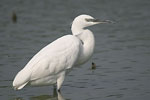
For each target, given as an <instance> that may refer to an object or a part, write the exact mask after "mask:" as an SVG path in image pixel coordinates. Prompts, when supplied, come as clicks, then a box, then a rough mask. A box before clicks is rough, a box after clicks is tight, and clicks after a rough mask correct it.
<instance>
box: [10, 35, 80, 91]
mask: <svg viewBox="0 0 150 100" xmlns="http://www.w3.org/2000/svg"><path fill="white" fill-rule="evenodd" d="M80 47H81V42H80V40H79V39H78V38H77V37H76V36H73V35H66V36H63V37H61V38H59V39H57V40H55V41H54V42H52V43H51V44H49V45H47V46H46V47H44V48H43V49H42V50H40V51H39V52H38V53H37V54H36V55H35V56H34V57H33V58H32V59H31V60H30V61H29V62H28V64H27V65H26V66H25V67H24V68H23V69H22V70H21V71H20V72H19V73H18V74H17V75H16V77H15V79H14V82H13V86H14V87H16V88H17V89H21V88H23V87H24V86H25V85H26V84H27V83H28V82H29V81H32V80H36V79H40V78H43V77H47V76H50V75H54V74H58V73H60V72H61V71H64V70H66V69H69V68H71V67H72V66H73V65H74V64H75V62H76V61H77V59H78V56H79V53H80Z"/></svg>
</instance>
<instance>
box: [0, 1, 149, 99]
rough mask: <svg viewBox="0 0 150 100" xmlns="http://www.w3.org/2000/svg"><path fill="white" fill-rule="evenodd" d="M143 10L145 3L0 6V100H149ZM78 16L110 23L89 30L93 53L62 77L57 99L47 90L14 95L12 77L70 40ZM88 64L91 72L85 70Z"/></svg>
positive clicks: (146, 23) (28, 89) (146, 7)
mask: <svg viewBox="0 0 150 100" xmlns="http://www.w3.org/2000/svg"><path fill="white" fill-rule="evenodd" d="M149 5H150V1H149V0H124V1H123V0H122V1H121V0H82V1H81V0H55V1H54V0H53V1H52V0H1V3H0V51H1V52H0V99H1V100H57V99H58V98H59V100H63V99H66V100H149V99H150V85H149V84H150V21H149V18H150V13H149V9H150V6H149ZM13 12H15V13H16V15H17V22H16V23H14V22H13V21H12V13H13ZM83 13H85V14H90V15H92V16H94V17H96V18H100V19H101V20H105V19H109V20H113V21H115V22H116V23H115V24H101V25H96V26H92V27H90V29H91V30H92V31H93V33H94V35H95V38H96V49H95V53H94V55H93V57H92V59H91V60H90V61H89V62H88V63H86V64H84V65H82V67H80V68H74V70H73V71H72V72H71V73H70V74H69V75H68V76H67V77H66V79H65V82H64V83H63V86H62V93H61V95H58V97H57V95H56V94H55V93H53V92H54V91H53V87H52V86H45V87H32V88H31V87H25V88H24V89H22V90H21V91H14V90H13V88H12V81H13V79H14V77H15V75H16V73H17V72H18V71H20V70H21V69H22V68H23V67H24V66H25V65H26V63H27V62H28V61H29V60H30V59H31V57H32V56H33V55H34V54H35V53H37V52H38V51H39V50H40V49H41V48H43V47H44V46H46V45H47V44H49V43H50V42H52V41H53V40H55V39H57V38H59V37H61V36H63V35H66V34H71V31H70V25H71V22H72V20H73V19H74V17H76V16H78V15H79V14H83ZM91 62H94V63H95V64H96V69H95V70H91V69H90V68H91Z"/></svg>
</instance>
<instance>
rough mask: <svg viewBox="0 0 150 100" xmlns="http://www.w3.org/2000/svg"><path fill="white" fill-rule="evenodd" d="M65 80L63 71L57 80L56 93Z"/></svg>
mask: <svg viewBox="0 0 150 100" xmlns="http://www.w3.org/2000/svg"><path fill="white" fill-rule="evenodd" d="M64 79H65V71H63V72H61V73H60V75H59V77H58V79H57V91H58V92H60V88H61V85H62V83H63V81H64Z"/></svg>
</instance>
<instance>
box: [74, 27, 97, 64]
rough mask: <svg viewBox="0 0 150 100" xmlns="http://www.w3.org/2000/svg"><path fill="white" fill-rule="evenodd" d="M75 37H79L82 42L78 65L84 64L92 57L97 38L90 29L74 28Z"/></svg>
mask: <svg viewBox="0 0 150 100" xmlns="http://www.w3.org/2000/svg"><path fill="white" fill-rule="evenodd" d="M72 33H73V35H75V36H77V37H78V38H79V39H80V40H81V41H82V42H83V45H82V47H81V51H80V55H79V58H78V60H77V62H76V65H78V64H83V63H85V62H86V61H87V60H89V58H90V57H91V56H92V54H93V51H94V47H95V38H94V35H93V33H92V32H91V31H90V30H88V29H83V28H79V27H73V26H72Z"/></svg>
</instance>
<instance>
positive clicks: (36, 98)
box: [14, 89, 68, 100]
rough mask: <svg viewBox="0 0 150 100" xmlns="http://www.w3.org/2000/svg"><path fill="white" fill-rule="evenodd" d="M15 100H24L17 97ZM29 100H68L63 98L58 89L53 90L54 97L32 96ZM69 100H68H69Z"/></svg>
mask: <svg viewBox="0 0 150 100" xmlns="http://www.w3.org/2000/svg"><path fill="white" fill-rule="evenodd" d="M14 100H24V99H23V98H20V97H17V98H15V99H14ZM29 100H66V99H64V97H63V96H62V94H61V92H57V90H56V89H54V90H53V95H39V96H31V97H30V98H29ZM67 100H68V99H67Z"/></svg>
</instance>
